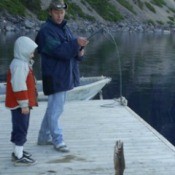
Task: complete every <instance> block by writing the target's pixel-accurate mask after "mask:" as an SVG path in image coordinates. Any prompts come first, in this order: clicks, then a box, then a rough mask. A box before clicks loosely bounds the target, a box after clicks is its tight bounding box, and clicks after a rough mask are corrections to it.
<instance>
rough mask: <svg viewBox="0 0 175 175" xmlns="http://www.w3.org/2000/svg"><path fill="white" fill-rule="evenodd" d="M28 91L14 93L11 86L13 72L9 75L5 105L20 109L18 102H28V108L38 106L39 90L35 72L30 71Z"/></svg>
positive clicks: (27, 80) (27, 82)
mask: <svg viewBox="0 0 175 175" xmlns="http://www.w3.org/2000/svg"><path fill="white" fill-rule="evenodd" d="M26 85H27V90H24V91H19V92H14V91H13V89H12V84H11V72H10V70H9V71H8V74H7V88H6V100H5V105H6V107H8V108H11V109H15V108H18V107H20V105H19V104H18V101H22V100H28V106H29V107H33V106H38V103H37V90H36V82H35V77H34V75H33V71H32V70H31V69H30V70H29V73H28V75H27V79H26Z"/></svg>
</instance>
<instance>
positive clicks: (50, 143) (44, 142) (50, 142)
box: [37, 140, 53, 146]
mask: <svg viewBox="0 0 175 175" xmlns="http://www.w3.org/2000/svg"><path fill="white" fill-rule="evenodd" d="M37 144H38V145H40V146H42V145H53V143H52V141H51V140H47V141H39V140H38V142H37Z"/></svg>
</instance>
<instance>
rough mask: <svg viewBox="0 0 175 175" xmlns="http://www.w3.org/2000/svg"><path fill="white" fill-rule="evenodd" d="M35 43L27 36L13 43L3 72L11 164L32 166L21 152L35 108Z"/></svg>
mask: <svg viewBox="0 0 175 175" xmlns="http://www.w3.org/2000/svg"><path fill="white" fill-rule="evenodd" d="M36 48H37V44H36V43H35V42H34V41H33V40H31V39H30V38H28V37H25V36H21V37H19V38H18V39H17V40H16V41H15V45H14V59H13V60H12V62H11V64H10V68H9V71H8V73H7V89H6V100H5V105H6V107H8V108H9V109H10V110H11V115H12V132H11V142H12V143H13V146H14V151H13V153H12V160H13V161H14V165H16V166H17V165H32V164H35V163H36V161H35V160H34V159H32V158H31V154H30V153H28V152H26V151H24V150H23V145H24V143H25V142H26V141H27V139H26V138H27V131H28V127H29V118H30V109H31V108H32V107H33V106H37V105H38V104H37V90H36V86H35V85H36V84H35V77H34V74H33V71H32V61H33V60H32V57H33V56H34V51H35V49H36Z"/></svg>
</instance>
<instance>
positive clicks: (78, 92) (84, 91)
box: [0, 76, 111, 102]
mask: <svg viewBox="0 0 175 175" xmlns="http://www.w3.org/2000/svg"><path fill="white" fill-rule="evenodd" d="M110 82H111V78H109V77H104V76H99V77H82V78H81V79H80V84H81V85H80V86H78V87H75V88H74V89H72V90H70V91H68V92H67V97H66V101H76V100H78V101H80V100H90V99H92V98H93V97H94V96H95V95H97V94H98V93H100V92H101V90H102V88H103V87H104V86H105V85H106V84H108V83H110ZM5 89H6V84H5V83H0V102H3V101H4V100H5ZM37 89H38V100H39V101H45V100H47V98H48V96H45V95H44V93H43V90H42V81H37Z"/></svg>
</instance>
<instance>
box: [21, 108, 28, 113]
mask: <svg viewBox="0 0 175 175" xmlns="http://www.w3.org/2000/svg"><path fill="white" fill-rule="evenodd" d="M21 112H22V114H29V112H30V109H29V107H24V108H22V109H21Z"/></svg>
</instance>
